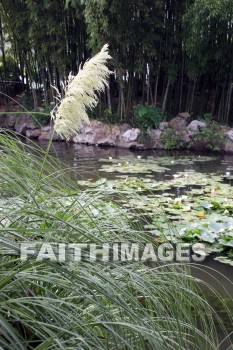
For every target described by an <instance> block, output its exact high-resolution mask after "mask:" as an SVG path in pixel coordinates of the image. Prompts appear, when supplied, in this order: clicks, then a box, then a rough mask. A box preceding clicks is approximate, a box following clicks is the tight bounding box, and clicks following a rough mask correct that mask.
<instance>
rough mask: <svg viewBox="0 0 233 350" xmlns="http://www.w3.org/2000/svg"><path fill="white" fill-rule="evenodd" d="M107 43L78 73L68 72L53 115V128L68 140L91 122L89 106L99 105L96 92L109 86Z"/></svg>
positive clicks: (109, 72)
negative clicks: (60, 98)
mask: <svg viewBox="0 0 233 350" xmlns="http://www.w3.org/2000/svg"><path fill="white" fill-rule="evenodd" d="M110 58H111V56H110V55H109V53H108V45H107V44H106V45H104V46H103V48H102V50H101V51H100V52H99V53H98V54H97V55H96V56H94V57H92V58H91V59H90V60H88V61H86V62H85V64H84V66H83V68H82V69H81V68H80V69H79V72H78V74H77V75H76V76H73V75H71V74H70V75H69V77H68V84H67V86H66V87H65V97H64V98H63V99H62V100H61V101H60V104H59V105H58V106H56V107H55V108H54V110H53V111H52V113H51V115H52V118H53V119H55V122H54V130H55V131H56V132H57V133H58V134H59V135H60V136H61V137H62V138H65V139H69V138H70V137H71V136H73V135H74V134H75V133H76V132H78V130H79V128H80V125H81V122H83V121H85V122H88V121H89V118H88V115H87V108H93V107H96V105H97V104H98V95H97V93H98V92H100V91H103V90H104V87H105V85H108V82H107V79H108V77H109V75H110V74H111V71H110V70H109V69H108V68H107V67H106V63H107V60H108V59H110Z"/></svg>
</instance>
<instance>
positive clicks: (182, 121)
mask: <svg viewBox="0 0 233 350" xmlns="http://www.w3.org/2000/svg"><path fill="white" fill-rule="evenodd" d="M189 120H190V114H189V113H186V112H184V113H179V114H178V115H177V116H176V117H175V118H173V119H172V120H170V122H169V123H168V125H169V127H170V128H172V129H175V130H182V129H186V127H187V126H188V123H189Z"/></svg>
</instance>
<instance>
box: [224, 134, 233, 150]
mask: <svg viewBox="0 0 233 350" xmlns="http://www.w3.org/2000/svg"><path fill="white" fill-rule="evenodd" d="M225 135H226V142H225V145H224V151H225V152H227V153H233V129H230V130H229V131H227V132H226V133H225Z"/></svg>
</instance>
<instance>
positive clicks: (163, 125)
mask: <svg viewBox="0 0 233 350" xmlns="http://www.w3.org/2000/svg"><path fill="white" fill-rule="evenodd" d="M166 128H168V122H161V123H159V130H160V131H163V130H164V129H166Z"/></svg>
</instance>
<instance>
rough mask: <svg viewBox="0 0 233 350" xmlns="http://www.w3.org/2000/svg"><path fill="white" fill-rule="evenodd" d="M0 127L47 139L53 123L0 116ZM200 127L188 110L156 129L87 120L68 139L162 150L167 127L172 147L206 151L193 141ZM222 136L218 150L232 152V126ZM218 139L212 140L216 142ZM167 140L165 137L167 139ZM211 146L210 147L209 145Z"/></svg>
mask: <svg viewBox="0 0 233 350" xmlns="http://www.w3.org/2000/svg"><path fill="white" fill-rule="evenodd" d="M0 127H1V128H6V129H11V130H14V131H16V132H17V133H19V134H22V135H25V136H26V137H28V138H32V139H37V140H49V139H50V137H51V135H52V132H53V125H52V124H50V125H47V126H43V127H39V126H38V125H37V124H36V123H35V122H34V121H33V118H32V117H31V116H30V115H26V114H22V115H14V114H12V115H11V114H6V115H1V118H0ZM202 128H206V123H205V122H204V121H199V120H192V121H190V115H189V114H188V113H180V114H178V115H177V116H176V117H175V118H173V119H172V120H170V121H169V122H161V123H160V124H159V127H158V128H157V129H148V130H147V132H146V133H142V132H141V131H140V129H138V128H132V127H131V126H130V125H129V124H122V125H110V124H107V123H103V122H101V121H98V120H90V123H89V124H84V125H82V126H81V128H80V131H79V133H78V134H76V135H75V136H74V137H73V138H72V139H71V140H70V142H75V143H80V144H86V145H96V146H111V147H120V148H131V149H132V148H134V149H164V148H166V147H165V145H164V134H166V133H167V130H168V129H169V130H170V135H172V134H174V135H177V136H178V137H177V139H178V140H179V142H177V145H176V147H175V148H176V149H181V148H182V149H185V148H187V149H192V150H198V151H201V150H203V151H205V150H209V149H210V147H209V145H208V144H205V140H202V142H200V141H198V142H197V140H196V137H195V136H196V135H197V133H199V132H200V130H201V129H202ZM220 129H222V130H221V132H222V135H225V137H224V141H223V142H222V143H220V144H218V146H219V145H220V147H219V150H220V151H222V152H227V153H233V129H230V128H227V127H225V126H222V127H220ZM54 141H62V140H61V138H60V137H59V135H57V134H56V133H55V134H54ZM218 141H219V140H216V143H218ZM167 142H169V140H167ZM213 148H214V147H213Z"/></svg>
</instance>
